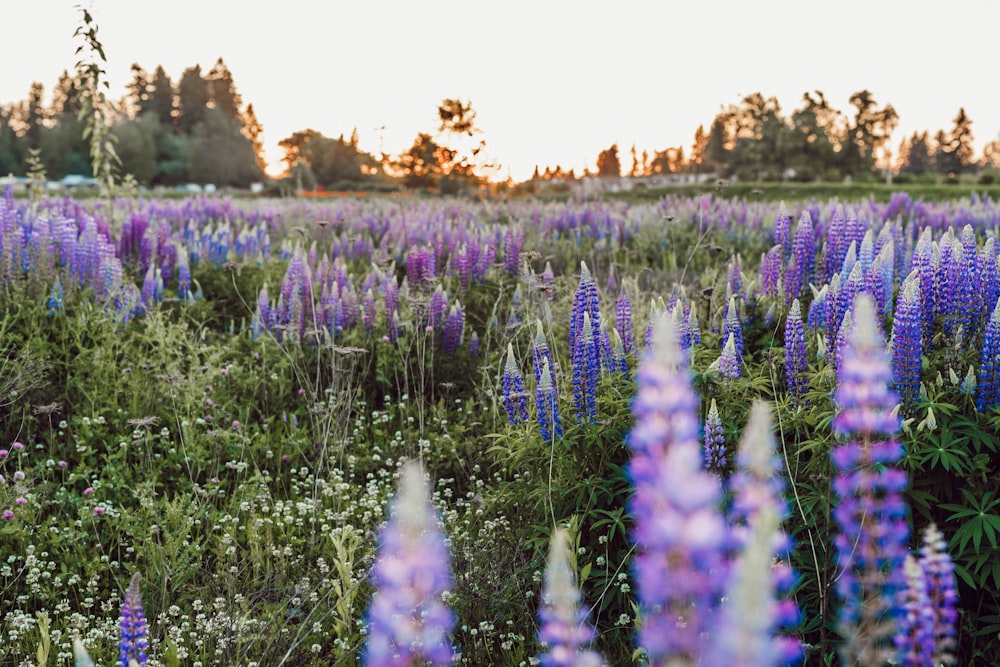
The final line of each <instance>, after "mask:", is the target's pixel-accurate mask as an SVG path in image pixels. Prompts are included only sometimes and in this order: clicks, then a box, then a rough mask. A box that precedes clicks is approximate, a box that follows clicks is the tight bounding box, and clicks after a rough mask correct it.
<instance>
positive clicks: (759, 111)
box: [534, 90, 1000, 182]
mask: <svg viewBox="0 0 1000 667" xmlns="http://www.w3.org/2000/svg"><path fill="white" fill-rule="evenodd" d="M849 103H850V105H851V110H850V111H849V112H843V111H840V110H838V109H835V108H834V107H833V106H831V105H830V103H829V101H828V100H827V99H826V96H825V95H824V94H823V93H822V92H821V91H814V92H811V93H810V92H807V93H805V94H804V95H803V96H802V104H801V106H800V107H798V108H796V109H794V110H793V111H792V112H791V115H785V114H783V113H782V109H781V105H780V104H779V103H778V100H777V99H776V98H774V97H764V95H763V94H761V93H752V94H750V95H747V96H746V97H744V98H743V99H742V100H741V102H740V103H739V104H730V105H728V106H726V107H724V108H723V109H722V110H721V111H720V112H719V113H718V114H717V115H716V116H715V118H714V119H713V121H712V123H711V125H710V126H709V130H708V131H706V130H705V127H704V125H701V126H699V127H698V129H697V130H696V132H695V135H694V141H693V143H692V145H691V147H690V149H689V151H688V152H687V153H685V149H684V147H683V146H675V147H669V148H666V149H663V150H659V151H655V152H654V153H653V154H650V153H649V152H648V151H646V150H644V151H642V152H641V153H639V152H638V150H637V149H636V147H635V146H634V145H633V146H632V149H631V155H630V157H631V160H630V161H625V162H623V159H622V157H621V156H619V151H618V145H617V144H614V145H612V146H611V147H610V148H607V149H605V150H603V151H601V153H600V154H599V155H598V158H597V171H596V174H597V175H599V176H618V175H621V174H625V175H627V176H651V175H657V174H716V175H718V176H720V177H723V178H732V177H737V178H739V179H740V180H744V181H777V180H795V181H803V182H809V181H816V180H824V181H840V180H843V179H844V178H846V177H848V176H849V177H851V178H855V179H865V178H871V177H873V176H874V175H875V174H877V173H878V172H880V171H881V170H882V169H889V170H891V171H893V172H894V173H896V174H902V175H906V176H911V177H921V176H927V177H935V176H939V175H943V176H945V177H947V178H950V179H955V178H957V177H958V176H959V175H961V174H963V173H972V172H978V171H980V170H982V169H1000V137H998V138H997V139H994V140H993V141H991V142H989V143H988V144H986V146H985V147H984V150H983V154H982V155H981V156H979V157H978V158H977V156H976V155H975V154H974V149H973V145H972V142H973V134H972V120H971V119H970V118H969V116H968V115H967V114H966V112H965V109H964V108H960V109H959V110H958V114H957V115H956V116H955V118H954V120H953V121H952V127H951V128H950V129H948V130H944V129H941V130H938V131H937V132H935V133H934V134H933V135H931V133H930V132H929V131H927V130H925V131H923V132H914V133H913V134H912V135H911V136H909V137H906V138H904V139H903V140H902V142H901V143H900V144H899V147H898V149H897V150H896V151H895V152H893V151H892V150H891V147H890V145H889V141H890V138H891V135H892V133H893V131H894V130H895V129H896V127H897V125H898V123H899V116H898V114H897V112H896V110H895V109H894V108H893V107H892V105H891V104H886V105H884V106H880V105H879V104H878V102H877V101H876V100H875V98H874V96H873V95H872V93H871V92H870V91H868V90H862V91H859V92H856V93H854V94H853V95H851V97H850V100H849ZM625 159H626V160H627V159H628V158H625ZM584 175H588V174H587V173H586V172H585V174H584ZM575 177H576V175H575V174H574V172H573V171H572V170H570V171H568V172H567V171H565V170H563V168H562V167H560V166H556V167H555V168H554V169H553V168H551V167H546V169H545V170H544V171H541V170H540V169H538V168H537V167H536V169H535V174H534V178H536V179H554V178H569V179H572V178H575Z"/></svg>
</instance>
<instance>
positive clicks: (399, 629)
mask: <svg viewBox="0 0 1000 667" xmlns="http://www.w3.org/2000/svg"><path fill="white" fill-rule="evenodd" d="M372 579H373V580H374V584H375V588H376V590H375V595H374V596H373V597H372V602H371V606H370V607H369V608H368V618H367V621H368V631H367V639H366V641H365V648H364V653H363V655H362V664H364V665H365V667H395V666H396V665H425V664H428V663H429V664H431V665H434V666H435V667H443V666H444V665H450V664H452V660H453V659H454V657H455V651H454V649H453V648H452V646H451V642H450V640H449V635H450V634H451V629H452V626H453V625H454V622H455V616H454V614H453V613H452V612H451V610H450V609H448V607H447V606H445V604H444V602H443V601H442V599H441V596H442V594H443V593H445V592H446V591H448V590H449V589H450V587H451V574H450V573H449V566H448V548H447V546H446V545H445V541H444V535H443V534H442V533H441V524H440V521H439V519H438V516H437V512H435V510H434V507H433V505H431V499H430V492H429V489H428V485H427V481H426V480H425V479H424V471H423V469H422V468H421V466H420V464H418V463H416V462H413V461H411V462H408V463H406V464H405V465H404V466H403V469H402V470H401V472H400V478H399V492H398V493H397V494H396V497H395V499H394V500H393V502H392V507H391V509H390V511H389V521H388V523H386V524H385V526H383V528H382V529H381V530H380V531H379V545H378V557H377V560H376V561H375V566H374V568H373V571H372Z"/></svg>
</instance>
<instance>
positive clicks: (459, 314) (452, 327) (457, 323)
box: [441, 303, 465, 354]
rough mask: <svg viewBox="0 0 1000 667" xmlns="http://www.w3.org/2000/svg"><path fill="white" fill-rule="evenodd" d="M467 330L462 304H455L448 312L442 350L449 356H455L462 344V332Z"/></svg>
mask: <svg viewBox="0 0 1000 667" xmlns="http://www.w3.org/2000/svg"><path fill="white" fill-rule="evenodd" d="M464 329H465V312H464V311H463V310H462V304H460V303H454V304H452V306H451V310H449V311H448V317H447V319H446V320H445V323H444V338H443V339H442V341H441V348H442V349H443V350H444V351H445V352H446V353H448V354H453V353H454V352H455V351H456V350H458V347H459V345H461V344H462V332H463V330H464Z"/></svg>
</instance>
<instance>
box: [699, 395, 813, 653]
mask: <svg viewBox="0 0 1000 667" xmlns="http://www.w3.org/2000/svg"><path fill="white" fill-rule="evenodd" d="M781 469H782V465H781V462H780V460H779V459H778V457H777V454H776V443H775V439H774V434H773V432H772V426H771V416H770V409H769V408H768V406H767V404H766V403H764V402H763V401H759V400H758V401H755V402H754V404H753V406H752V407H751V409H750V418H749V420H748V421H747V426H746V429H745V430H744V432H743V436H742V438H740V448H739V452H738V454H737V469H736V472H735V474H734V475H733V477H732V478H731V481H730V488H731V491H732V495H733V508H732V512H731V522H732V531H733V532H732V539H733V548H734V549H736V550H738V551H739V552H740V555H739V557H738V559H737V561H736V563H735V564H734V566H733V572H732V580H731V584H730V586H729V587H728V589H727V592H726V598H727V599H726V602H725V603H724V604H723V606H722V611H721V615H720V616H721V618H720V622H719V627H718V628H717V630H716V631H715V632H713V634H712V645H711V649H710V651H709V654H708V659H707V660H706V661H705V664H706V667H730V666H731V665H747V666H753V667H768V666H772V665H785V664H790V663H793V662H794V661H796V660H797V659H798V658H799V656H800V655H801V652H802V649H801V645H800V644H799V642H798V641H797V640H796V639H795V638H794V637H792V636H790V635H789V636H782V634H781V630H782V629H783V628H784V629H789V628H792V627H794V626H795V625H797V623H798V619H799V614H798V609H797V608H796V605H795V603H794V602H793V601H792V600H791V598H790V593H791V589H792V585H793V584H794V574H793V572H792V570H791V567H790V566H789V565H788V557H789V554H790V551H791V548H790V542H789V538H788V536H787V535H786V534H785V532H784V531H783V530H782V529H781V522H782V521H783V520H784V519H786V518H787V516H788V506H787V504H786V503H785V500H784V491H785V482H784V478H783V477H782V475H781ZM775 559H777V563H776V562H775Z"/></svg>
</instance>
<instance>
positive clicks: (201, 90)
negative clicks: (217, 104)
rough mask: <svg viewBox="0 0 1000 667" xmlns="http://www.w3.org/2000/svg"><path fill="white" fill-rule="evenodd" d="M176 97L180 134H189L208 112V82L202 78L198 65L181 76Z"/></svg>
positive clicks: (189, 68)
mask: <svg viewBox="0 0 1000 667" xmlns="http://www.w3.org/2000/svg"><path fill="white" fill-rule="evenodd" d="M177 97H178V99H179V101H180V105H179V106H180V115H179V117H178V125H179V126H180V129H181V132H184V133H185V134H190V133H191V132H192V131H193V130H194V127H195V125H197V124H198V123H200V122H201V119H202V118H203V117H204V116H205V112H206V111H207V110H208V100H209V92H208V82H207V81H205V79H204V77H202V75H201V67H200V66H199V65H195V66H194V67H188V68H187V69H186V70H184V72H183V73H182V74H181V80H180V83H178V84H177Z"/></svg>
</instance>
